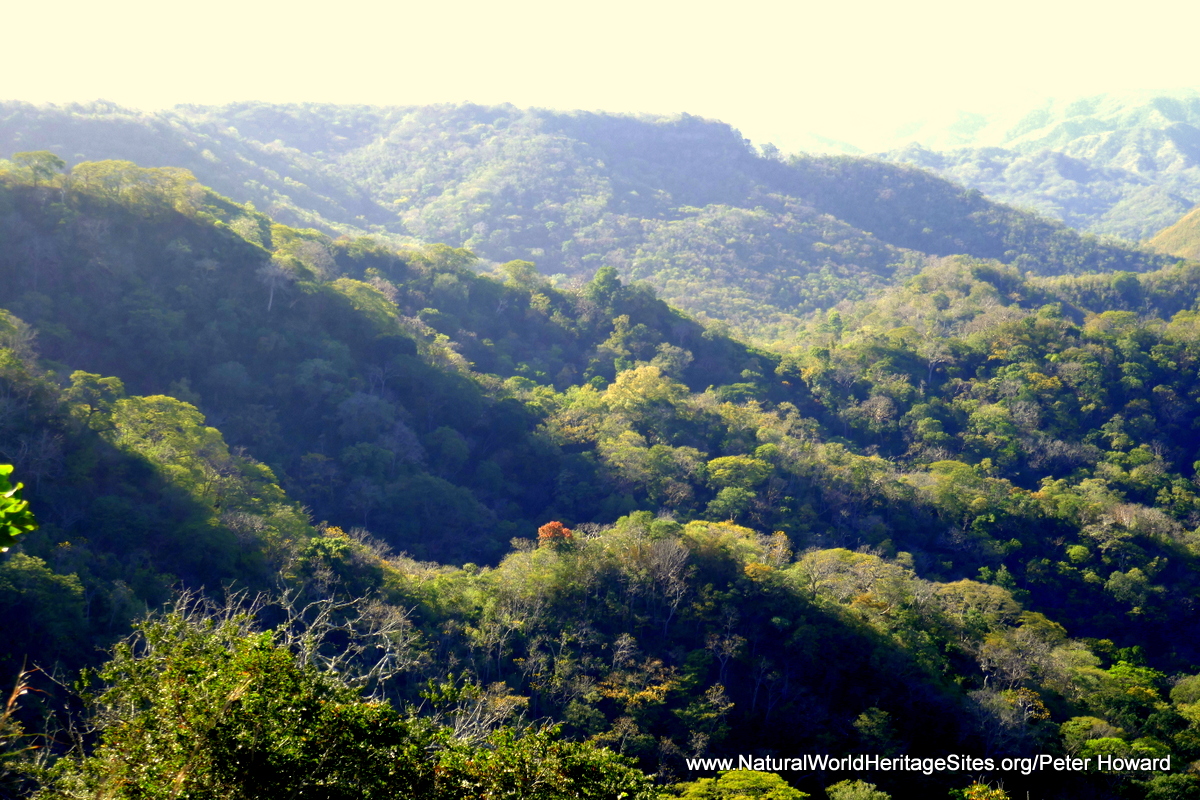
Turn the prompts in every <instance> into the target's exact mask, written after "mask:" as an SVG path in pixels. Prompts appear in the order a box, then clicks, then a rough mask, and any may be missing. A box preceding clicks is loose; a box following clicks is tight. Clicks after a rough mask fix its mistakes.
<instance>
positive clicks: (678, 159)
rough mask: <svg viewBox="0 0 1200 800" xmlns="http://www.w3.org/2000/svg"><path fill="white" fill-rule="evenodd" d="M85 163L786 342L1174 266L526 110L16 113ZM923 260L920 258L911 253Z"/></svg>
mask: <svg viewBox="0 0 1200 800" xmlns="http://www.w3.org/2000/svg"><path fill="white" fill-rule="evenodd" d="M5 144H7V145H8V146H9V147H11V148H12V149H14V150H15V149H21V150H40V149H48V150H52V151H54V152H56V153H57V154H58V155H59V156H60V157H62V158H63V159H64V160H66V161H68V162H69V163H74V162H75V161H77V160H84V159H98V158H102V159H113V158H118V159H126V160H130V161H134V162H136V163H138V164H139V165H142V166H162V167H167V166H169V167H186V168H188V169H190V170H192V171H194V173H195V174H196V175H197V176H198V177H199V178H200V179H201V180H202V181H203V182H205V183H207V184H210V185H212V186H213V187H214V188H216V189H217V190H218V191H221V192H223V193H225V194H227V195H229V196H231V197H233V198H234V199H236V200H239V201H241V202H246V201H252V202H254V203H255V204H256V206H257V207H258V208H259V209H261V210H263V211H265V212H267V213H268V214H269V215H271V216H272V217H273V218H275V219H277V220H279V221H282V222H285V223H288V224H292V225H302V226H314V227H316V228H318V229H320V230H322V231H324V232H325V233H328V234H334V235H336V234H338V233H344V234H349V235H352V236H354V235H361V234H363V233H371V234H376V235H380V236H382V237H383V238H384V240H385V241H388V242H391V243H393V244H402V243H418V242H445V243H448V244H450V245H452V246H455V247H465V248H467V249H470V250H471V251H472V252H473V253H475V254H477V255H479V256H480V257H482V258H484V259H487V260H490V261H492V262H496V263H502V262H506V261H510V260H528V261H532V262H534V263H535V264H536V265H537V268H538V270H539V271H540V272H541V273H543V274H546V275H554V274H558V275H560V276H561V281H560V282H563V283H570V281H571V280H572V279H574V280H577V281H578V280H585V279H589V278H590V277H591V276H592V275H593V274H594V273H595V271H596V270H597V269H598V268H599V267H600V266H605V265H606V266H611V267H613V268H615V269H616V270H617V271H618V273H619V275H620V276H621V277H622V278H623V279H625V280H626V281H629V280H644V281H646V282H647V283H648V284H649V285H650V286H652V287H653V288H654V289H655V290H656V291H657V292H658V293H659V294H660V296H661V297H663V299H665V300H667V301H668V302H670V303H672V304H674V305H676V306H678V307H680V308H683V309H685V310H687V311H689V312H691V313H694V314H699V315H701V316H704V317H707V318H710V319H714V320H723V321H725V322H727V323H729V324H731V325H733V326H734V328H735V329H736V330H738V331H739V332H740V333H741V334H742V335H743V336H750V337H752V338H754V339H756V340H758V341H765V342H773V341H779V340H783V339H786V338H788V337H790V336H791V335H793V334H794V333H795V331H796V330H797V328H798V327H799V326H800V318H801V317H802V316H803V315H804V314H806V313H808V312H811V311H813V310H815V309H818V308H827V307H829V306H831V305H833V304H835V303H837V302H838V301H840V300H842V299H845V298H850V299H861V298H864V297H866V296H867V295H868V294H869V293H870V292H872V291H877V290H879V289H882V288H884V287H886V286H887V285H889V284H890V282H891V281H892V280H893V279H894V278H895V277H896V276H897V275H899V276H907V275H910V274H911V273H912V271H914V269H915V268H914V266H913V265H914V263H916V262H917V261H919V257H920V254H932V255H951V254H955V253H967V254H970V255H974V256H976V257H981V258H995V259H999V260H1002V261H1004V262H1006V263H1016V264H1018V266H1020V268H1021V269H1022V270H1031V271H1034V272H1036V273H1039V274H1055V273H1060V272H1065V271H1070V272H1076V271H1090V272H1096V271H1106V270H1117V269H1124V270H1131V271H1138V272H1140V271H1144V270H1147V269H1153V268H1155V267H1158V266H1162V265H1163V264H1165V263H1167V262H1166V261H1162V260H1160V259H1159V257H1157V256H1155V255H1151V254H1149V253H1147V252H1142V251H1138V250H1136V249H1133V248H1132V247H1131V246H1126V245H1119V244H1113V243H1109V242H1102V241H1098V240H1096V239H1094V238H1091V237H1086V236H1080V235H1079V234H1078V233H1076V232H1075V231H1073V230H1070V229H1068V228H1065V227H1063V226H1061V225H1059V224H1057V223H1053V222H1050V221H1048V220H1046V219H1043V218H1039V217H1037V216H1034V215H1031V214H1029V213H1025V212H1018V211H1015V210H1013V209H1011V208H1007V207H1005V206H1002V205H999V204H997V203H995V202H993V201H990V200H988V199H987V198H985V197H982V196H981V195H979V193H978V192H973V191H968V190H965V189H963V188H962V187H961V186H958V185H955V184H951V183H949V182H947V181H944V180H941V179H939V178H936V177H934V176H933V175H931V174H930V173H928V172H923V171H920V170H916V169H912V168H909V167H899V166H895V165H891V164H887V163H885V162H880V161H876V160H872V159H865V158H850V157H840V158H834V157H824V156H820V157H818V156H814V157H793V158H791V159H787V160H785V159H783V158H782V157H781V156H780V154H779V153H777V152H774V151H771V150H770V149H769V148H768V149H767V150H764V151H763V152H758V151H756V150H754V149H753V148H751V147H750V146H749V145H748V143H747V142H746V141H745V140H744V139H743V138H742V137H741V134H739V133H738V132H737V131H736V130H734V129H733V128H731V127H730V126H728V125H726V124H723V123H718V122H712V121H708V120H703V119H700V118H696V117H690V116H686V115H685V116H682V117H677V118H651V117H646V118H637V117H623V116H615V115H605V114H589V113H582V112H578V113H571V114H562V113H552V112H547V111H538V110H528V111H523V110H520V109H517V108H514V107H512V106H497V107H481V106H435V107H417V108H382V109H380V108H370V107H361V106H319V105H304V106H273V105H266V104H240V105H232V106H226V107H221V108H198V107H181V108H178V109H176V110H174V111H171V112H160V113H158V114H155V115H141V114H136V113H134V112H129V111H124V110H122V109H118V108H115V107H111V106H87V107H78V106H74V107H65V108H57V107H42V108H38V107H32V106H19V105H11V104H10V105H8V106H5V107H4V108H3V120H2V121H0V148H2V147H3V146H4V145H5ZM912 251H917V253H914V252H912Z"/></svg>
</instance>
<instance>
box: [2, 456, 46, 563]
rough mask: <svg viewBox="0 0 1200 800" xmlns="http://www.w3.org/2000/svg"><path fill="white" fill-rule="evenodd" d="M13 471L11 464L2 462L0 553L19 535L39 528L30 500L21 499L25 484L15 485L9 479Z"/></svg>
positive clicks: (5, 550) (6, 549)
mask: <svg viewBox="0 0 1200 800" xmlns="http://www.w3.org/2000/svg"><path fill="white" fill-rule="evenodd" d="M12 471H13V468H12V465H11V464H0V553H3V552H7V551H8V548H9V547H11V546H12V544H13V542H14V541H16V538H17V536H18V535H20V534H22V533H29V532H30V531H35V530H37V520H35V519H34V518H33V512H32V511H30V510H29V501H28V500H22V499H21V490H22V489H23V488H25V484H23V483H18V484H16V485H15V486H14V485H13V483H12V482H11V481H10V480H9V479H8V476H9V475H11V474H12Z"/></svg>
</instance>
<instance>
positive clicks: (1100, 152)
mask: <svg viewBox="0 0 1200 800" xmlns="http://www.w3.org/2000/svg"><path fill="white" fill-rule="evenodd" d="M882 157H883V158H885V159H888V160H890V161H895V162H902V163H911V164H915V165H917V166H921V167H924V168H927V169H931V170H934V171H935V172H937V173H938V174H940V175H943V176H945V177H947V178H950V179H952V180H954V181H957V182H959V183H961V184H963V185H965V186H970V187H972V188H975V189H978V190H979V191H981V192H984V193H985V194H987V195H988V196H989V197H993V198H995V199H996V200H999V201H1001V202H1005V203H1011V204H1013V205H1015V206H1017V207H1019V208H1029V209H1034V210H1036V211H1039V212H1041V213H1044V214H1047V215H1049V216H1052V217H1054V218H1057V219H1061V220H1063V221H1064V222H1066V223H1067V224H1068V225H1071V226H1073V227H1076V228H1079V229H1080V230H1086V231H1091V232H1093V233H1099V234H1108V235H1113V236H1119V237H1121V238H1124V239H1130V240H1134V241H1137V240H1140V239H1144V238H1147V237H1149V236H1150V235H1152V234H1153V233H1155V232H1156V231H1158V230H1160V229H1162V228H1164V227H1166V226H1168V225H1170V224H1171V223H1173V222H1174V221H1175V220H1177V219H1179V217H1181V216H1182V215H1183V214H1184V213H1186V212H1187V211H1189V210H1190V209H1191V208H1192V207H1193V206H1195V205H1196V204H1197V203H1200V94H1198V93H1197V92H1196V91H1195V90H1181V91H1177V92H1172V93H1162V94H1153V93H1144V94H1141V95H1115V96H1110V95H1097V96H1094V97H1085V98H1078V99H1073V100H1070V101H1053V100H1052V101H1047V102H1046V103H1045V104H1044V105H1042V106H1040V107H1037V108H1033V109H1030V110H1028V111H1026V112H1024V113H1022V114H1019V115H997V116H988V115H983V114H965V113H964V114H960V115H958V116H957V117H956V118H954V119H953V120H947V121H944V122H942V123H940V124H939V123H928V124H925V125H920V126H916V128H915V129H914V130H912V131H910V132H908V135H907V136H903V137H902V136H897V137H896V143H895V144H894V145H890V146H889V150H888V152H886V153H884V154H883V155H882Z"/></svg>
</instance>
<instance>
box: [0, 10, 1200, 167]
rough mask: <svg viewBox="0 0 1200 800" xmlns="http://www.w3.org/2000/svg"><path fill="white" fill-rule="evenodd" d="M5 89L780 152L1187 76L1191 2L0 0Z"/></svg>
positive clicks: (0, 89) (1191, 67)
mask: <svg viewBox="0 0 1200 800" xmlns="http://www.w3.org/2000/svg"><path fill="white" fill-rule="evenodd" d="M8 5H9V7H8V8H6V10H5V13H4V17H3V18H4V25H5V29H6V32H7V35H6V36H5V44H4V47H3V48H0V99H3V100H26V101H31V102H59V103H61V102H68V101H87V100H94V99H98V98H103V99H106V100H112V101H114V102H117V103H120V104H122V105H126V106H131V107H134V108H141V109H153V108H161V107H167V106H171V105H174V104H176V103H224V102H229V101H234V100H263V101H270V102H303V101H320V102H338V103H371V104H381V105H384V104H386V105H411V104H424V103H457V102H464V101H470V102H475V103H483V104H490V103H503V102H510V103H513V104H516V105H518V106H523V107H524V106H540V107H548V108H558V109H564V110H565V109H587V110H603V111H612V112H648V113H656V114H669V113H677V112H688V113H692V114H697V115H700V116H704V117H710V118H715V119H720V120H723V121H725V122H728V123H730V124H732V125H734V126H735V127H737V128H739V129H740V130H741V131H742V132H743V134H745V135H746V136H748V137H750V138H752V139H754V140H755V141H757V142H760V143H761V142H766V141H774V142H776V143H777V144H779V145H780V146H781V147H784V149H791V148H790V147H789V145H790V144H792V143H795V142H798V141H800V140H801V138H802V134H804V133H805V132H809V131H811V132H818V133H821V134H824V135H826V136H831V137H836V138H841V139H845V140H848V141H851V142H855V143H862V144H865V143H868V142H869V141H870V140H871V139H872V137H876V136H877V134H879V133H880V131H881V130H887V131H890V130H892V129H894V128H896V127H898V126H899V125H900V124H902V123H904V122H906V121H909V120H913V119H919V118H923V117H926V116H928V115H938V114H939V113H942V112H949V111H952V110H955V109H966V110H970V111H978V112H991V111H999V110H1002V109H1004V108H1005V107H1012V106H1014V105H1022V106H1024V105H1032V104H1033V103H1035V102H1036V101H1038V100H1040V99H1042V98H1045V97H1048V96H1057V97H1060V98H1070V97H1074V96H1078V95H1086V94H1096V93H1101V92H1127V91H1137V90H1157V89H1166V88H1177V87H1196V88H1200V77H1198V76H1196V74H1195V70H1196V65H1195V31H1196V30H1197V23H1198V22H1200V4H1198V3H1195V2H1180V1H1179V0H1175V1H1174V2H1164V1H1163V0H1143V2H1141V3H1140V4H1138V6H1137V7H1136V9H1137V10H1136V11H1135V10H1134V5H1133V4H1132V3H1128V2H1122V3H1116V2H1103V1H1102V0H1089V2H1078V1H1076V0H1072V1H1071V2H1060V1H1059V0H1013V1H1012V2H1006V3H979V2H975V3H972V2H966V1H964V0H954V2H950V1H949V0H912V1H910V2H902V1H901V0H889V1H887V2H883V1H881V0H866V1H865V2H846V1H845V0H843V2H836V3H835V2H820V3H816V2H790V3H788V2H745V3H741V4H738V5H736V6H735V5H734V4H733V3H724V4H715V3H704V2H696V0H690V1H689V2H675V1H674V0H672V1H671V2H655V0H633V1H631V0H606V2H601V3H583V2H574V3H572V2H562V1H560V2H544V1H543V0H509V1H508V2H505V0H493V1H492V2H477V1H476V0H467V1H465V2H458V3H454V2H444V1H443V2H422V3H410V2H387V3H383V2H370V1H369V0H343V2H328V3H321V4H311V3H304V2H278V1H272V2H263V1H262V0H212V1H211V2H204V3H198V2H193V3H187V2H183V3H179V2H175V3H172V2H164V1H163V0H110V1H109V2H95V1H94V0H91V1H90V2H86V3H84V2H75V1H74V0H73V1H72V2H53V0H49V2H40V3H37V4H34V3H33V2H30V0H24V2H23V4H22V5H21V6H19V7H18V6H15V5H14V4H8Z"/></svg>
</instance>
